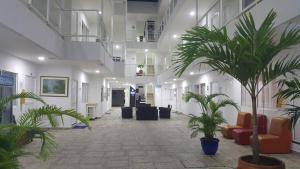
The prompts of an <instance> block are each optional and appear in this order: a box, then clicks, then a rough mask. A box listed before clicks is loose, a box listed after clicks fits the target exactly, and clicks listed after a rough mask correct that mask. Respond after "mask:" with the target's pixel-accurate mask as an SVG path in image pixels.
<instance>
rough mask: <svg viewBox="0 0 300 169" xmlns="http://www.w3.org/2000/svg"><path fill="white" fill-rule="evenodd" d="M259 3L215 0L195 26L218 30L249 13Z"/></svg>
mask: <svg viewBox="0 0 300 169" xmlns="http://www.w3.org/2000/svg"><path fill="white" fill-rule="evenodd" d="M198 1H199V0H198ZM261 1H262V0H217V1H216V2H215V3H214V4H213V5H212V6H211V7H210V8H209V10H208V11H207V12H206V13H205V14H204V15H203V16H202V17H201V18H200V19H199V20H198V24H197V25H198V26H206V27H208V28H210V29H212V28H213V27H216V28H220V27H222V26H225V25H227V24H229V23H230V22H232V21H233V20H235V19H237V18H239V16H240V15H242V14H243V13H245V12H247V11H249V10H250V9H251V8H253V7H254V6H256V5H257V4H258V3H260V2H261ZM198 4H199V2H198ZM197 15H198V14H197Z"/></svg>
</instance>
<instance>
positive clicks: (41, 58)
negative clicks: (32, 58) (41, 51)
mask: <svg viewBox="0 0 300 169" xmlns="http://www.w3.org/2000/svg"><path fill="white" fill-rule="evenodd" d="M45 59H46V58H45V57H44V56H39V57H38V60H40V61H44V60H45Z"/></svg>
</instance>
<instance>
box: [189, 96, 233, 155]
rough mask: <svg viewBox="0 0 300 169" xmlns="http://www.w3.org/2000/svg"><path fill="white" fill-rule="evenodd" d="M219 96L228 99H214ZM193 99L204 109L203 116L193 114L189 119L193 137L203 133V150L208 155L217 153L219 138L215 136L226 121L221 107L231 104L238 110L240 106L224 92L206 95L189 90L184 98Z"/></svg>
mask: <svg viewBox="0 0 300 169" xmlns="http://www.w3.org/2000/svg"><path fill="white" fill-rule="evenodd" d="M218 96H223V97H226V99H223V100H220V101H214V98H216V97H218ZM191 99H194V100H196V102H198V103H199V105H200V107H201V109H202V113H201V116H194V115H192V116H191V118H190V120H189V128H191V130H192V134H191V138H194V137H196V136H197V135H198V134H199V133H203V134H204V137H202V138H201V139H200V141H201V147H202V150H203V152H204V153H205V154H206V155H215V154H216V152H217V151H218V147H219V139H218V138H215V135H216V132H217V131H218V130H219V128H218V125H220V124H222V123H224V122H225V119H224V118H223V116H222V112H221V111H220V108H222V107H225V106H227V105H231V106H233V107H235V108H236V109H237V110H238V106H237V104H236V103H234V102H233V101H232V100H230V99H228V96H226V95H224V94H212V95H208V96H204V95H198V94H195V93H192V92H188V93H187V94H186V95H185V97H184V100H185V101H186V102H188V101H190V100H191Z"/></svg>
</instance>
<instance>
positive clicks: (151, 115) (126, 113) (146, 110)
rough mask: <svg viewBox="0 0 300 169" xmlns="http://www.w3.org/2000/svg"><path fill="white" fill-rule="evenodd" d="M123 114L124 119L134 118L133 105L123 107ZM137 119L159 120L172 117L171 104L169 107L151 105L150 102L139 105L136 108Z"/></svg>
mask: <svg viewBox="0 0 300 169" xmlns="http://www.w3.org/2000/svg"><path fill="white" fill-rule="evenodd" d="M121 115H122V118H123V119H131V118H133V108H132V107H121ZM135 117H136V120H158V117H159V118H160V119H170V118H171V106H170V105H169V106H168V107H159V108H158V109H157V107H155V106H151V105H150V104H143V105H139V106H138V107H137V108H136V116H135Z"/></svg>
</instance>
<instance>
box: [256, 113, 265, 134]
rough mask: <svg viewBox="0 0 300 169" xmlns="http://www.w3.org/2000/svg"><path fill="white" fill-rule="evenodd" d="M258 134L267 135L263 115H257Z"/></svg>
mask: <svg viewBox="0 0 300 169" xmlns="http://www.w3.org/2000/svg"><path fill="white" fill-rule="evenodd" d="M257 124H258V134H266V133H267V125H268V124H267V116H266V115H263V114H258V115H257Z"/></svg>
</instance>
